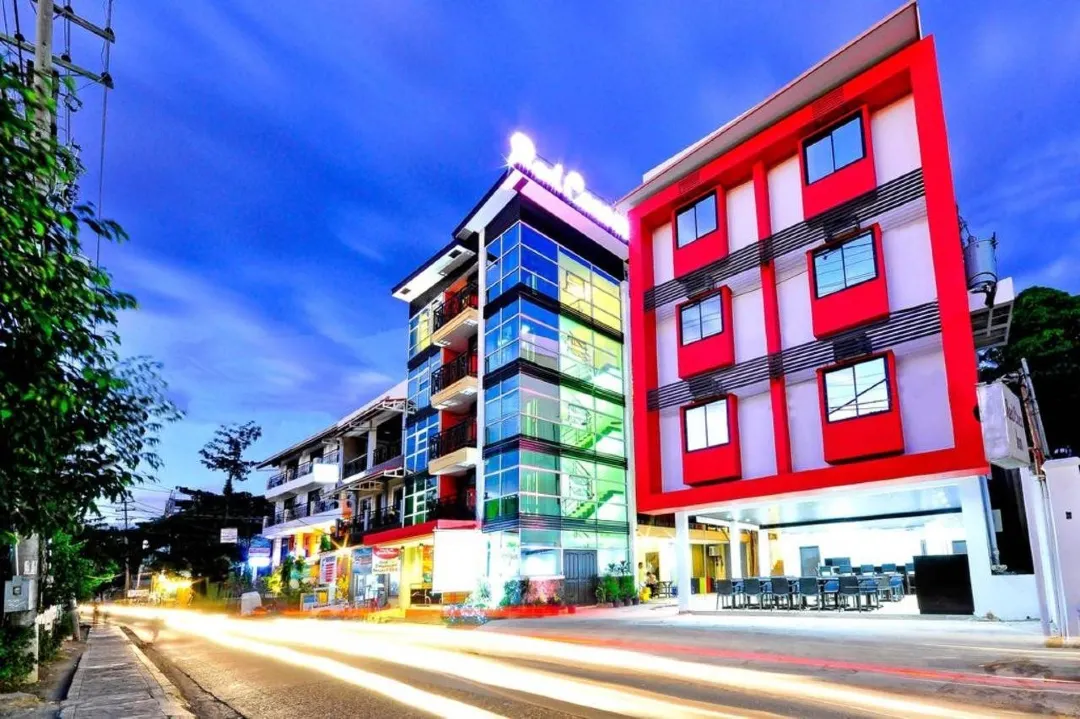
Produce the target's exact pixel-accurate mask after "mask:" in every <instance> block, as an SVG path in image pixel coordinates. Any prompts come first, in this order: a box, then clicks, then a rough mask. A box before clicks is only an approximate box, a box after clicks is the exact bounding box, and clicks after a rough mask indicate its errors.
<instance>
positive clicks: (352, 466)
mask: <svg viewBox="0 0 1080 719" xmlns="http://www.w3.org/2000/svg"><path fill="white" fill-rule="evenodd" d="M366 470H367V455H366V454H362V455H360V456H359V457H354V458H353V459H350V460H349V461H348V462H346V463H345V464H343V465H342V466H341V478H342V479H345V478H346V477H351V476H353V475H354V474H360V473H361V472H364V471H366Z"/></svg>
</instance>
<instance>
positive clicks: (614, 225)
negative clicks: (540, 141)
mask: <svg viewBox="0 0 1080 719" xmlns="http://www.w3.org/2000/svg"><path fill="white" fill-rule="evenodd" d="M507 162H508V163H509V164H510V165H512V166H514V167H517V168H519V169H521V170H523V171H525V172H526V173H528V174H529V176H531V177H533V178H534V179H536V180H537V181H538V182H541V183H543V184H544V185H545V186H547V188H548V189H550V190H552V191H553V192H555V193H556V194H558V195H559V197H561V198H563V199H564V200H566V201H567V202H569V203H570V204H571V205H573V206H574V207H576V208H577V209H578V210H580V211H581V212H582V213H583V214H585V215H587V216H588V217H590V218H592V219H593V220H595V221H596V222H597V223H599V224H600V225H602V226H603V227H604V228H605V229H607V230H608V231H609V232H611V234H613V235H615V236H616V237H619V238H620V239H622V240H627V239H628V238H629V237H630V222H629V221H628V220H627V219H626V218H625V217H623V216H622V215H620V214H619V213H618V212H616V211H615V208H613V207H612V206H611V205H609V204H607V203H606V202H604V201H603V200H601V199H600V198H599V197H597V196H596V195H594V194H592V193H591V192H589V191H588V190H586V189H585V178H584V177H582V176H581V173H580V172H576V171H573V170H571V171H570V172H566V171H565V170H564V169H563V166H562V165H561V164H559V163H556V164H554V165H549V164H547V163H546V162H544V161H543V160H541V159H540V158H539V157H537V156H536V145H534V144H533V141H532V140H531V139H530V138H529V136H528V135H526V134H525V133H523V132H515V133H514V134H513V135H511V136H510V157H509V159H508V160H507Z"/></svg>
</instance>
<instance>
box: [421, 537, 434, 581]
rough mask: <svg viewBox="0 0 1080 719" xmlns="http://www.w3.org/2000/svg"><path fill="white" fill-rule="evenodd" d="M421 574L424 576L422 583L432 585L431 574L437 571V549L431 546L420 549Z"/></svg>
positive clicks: (425, 545)
mask: <svg viewBox="0 0 1080 719" xmlns="http://www.w3.org/2000/svg"><path fill="white" fill-rule="evenodd" d="M420 552H421V557H420V566H421V570H420V574H421V575H422V577H423V578H422V581H423V582H424V584H431V574H432V572H433V571H434V569H435V547H433V546H431V545H430V544H424V545H421V547H420Z"/></svg>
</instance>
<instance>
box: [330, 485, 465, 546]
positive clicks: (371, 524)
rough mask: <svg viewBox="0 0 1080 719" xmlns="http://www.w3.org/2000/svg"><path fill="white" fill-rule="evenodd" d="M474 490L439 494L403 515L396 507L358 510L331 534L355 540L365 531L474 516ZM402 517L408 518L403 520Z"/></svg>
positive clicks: (346, 539)
mask: <svg viewBox="0 0 1080 719" xmlns="http://www.w3.org/2000/svg"><path fill="white" fill-rule="evenodd" d="M475 501H476V499H475V494H474V493H472V492H470V493H469V494H464V495H455V496H452V497H439V498H438V499H433V500H431V501H429V502H428V503H427V506H426V507H425V509H424V511H423V512H421V513H418V514H414V515H409V516H408V517H406V516H405V515H403V514H402V513H401V512H400V511H398V508H397V507H383V508H382V509H380V510H378V511H375V510H368V511H366V512H360V513H358V514H356V515H354V516H353V517H351V518H350V519H347V520H346V519H339V520H338V522H337V527H336V528H335V530H334V538H335V539H336V540H337V541H339V542H347V543H348V544H359V543H360V542H361V541H362V540H363V538H364V535H366V534H374V533H375V532H382V531H385V530H387V529H398V528H399V527H404V526H408V525H416V524H423V523H424V522H430V521H432V520H436V519H476V504H475ZM406 519H407V520H408V522H406Z"/></svg>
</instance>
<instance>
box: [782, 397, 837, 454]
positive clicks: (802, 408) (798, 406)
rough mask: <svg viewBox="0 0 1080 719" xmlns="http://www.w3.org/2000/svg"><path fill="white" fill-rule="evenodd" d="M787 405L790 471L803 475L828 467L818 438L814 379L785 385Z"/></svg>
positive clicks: (818, 424)
mask: <svg viewBox="0 0 1080 719" xmlns="http://www.w3.org/2000/svg"><path fill="white" fill-rule="evenodd" d="M787 406H788V434H789V437H790V439H791V468H792V470H793V471H795V472H803V471H806V470H808V469H821V468H822V467H826V466H828V465H826V464H825V448H824V442H823V440H822V436H821V410H820V408H819V400H818V387H817V378H814V379H812V380H808V381H806V382H792V383H789V384H788V386H787Z"/></svg>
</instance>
